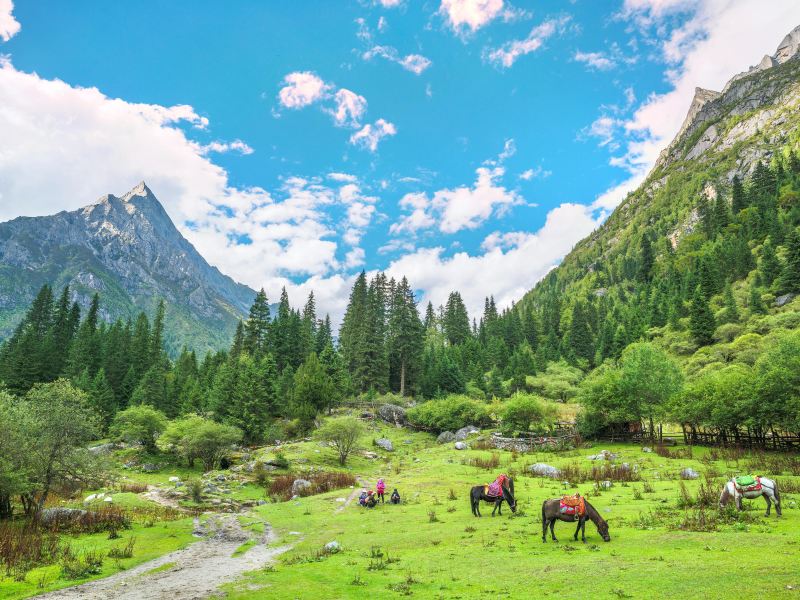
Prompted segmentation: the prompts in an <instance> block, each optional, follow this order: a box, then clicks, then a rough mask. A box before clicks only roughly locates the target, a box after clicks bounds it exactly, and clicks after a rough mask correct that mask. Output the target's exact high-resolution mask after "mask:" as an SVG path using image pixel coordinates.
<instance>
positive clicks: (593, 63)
mask: <svg viewBox="0 0 800 600" xmlns="http://www.w3.org/2000/svg"><path fill="white" fill-rule="evenodd" d="M572 58H573V59H574V60H576V61H577V62H581V63H584V64H586V65H587V66H588V67H591V68H592V69H597V70H598V71H610V70H611V69H613V68H614V67H616V66H617V63H616V62H614V59H612V58H610V57H608V56H607V55H605V54H603V53H602V52H581V51H580V50H578V51H577V52H575V54H574V56H573V57H572Z"/></svg>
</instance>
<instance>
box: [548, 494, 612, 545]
mask: <svg viewBox="0 0 800 600" xmlns="http://www.w3.org/2000/svg"><path fill="white" fill-rule="evenodd" d="M583 503H584V506H585V510H584V513H583V515H580V516H578V515H565V514H564V513H562V512H561V499H560V498H553V499H552V500H545V501H544V502H542V541H543V542H547V527H548V526H549V527H550V536H551V537H552V538H553V541H554V542H557V541H558V540H557V539H556V533H555V530H554V526H555V524H556V519H558V520H559V521H566V522H568V523H574V522H575V521H577V522H578V528H577V529H576V530H575V541H576V542H577V541H578V532H579V531H580V532H581V538H582V539H583V543H584V544H585V543H586V519H589V520H590V521H591V522H592V523H594V524H595V526H596V527H597V533H599V534H600V537H602V538H603V540H604V541H606V542H610V541H611V536H610V535H608V523H607V522H606V520H605V519H604V518H603V517H601V516H600V513H599V512H597V509H595V507H594V506H592V505H591V504H589V502H588V501H587V500H586V499H585V498H584V500H583Z"/></svg>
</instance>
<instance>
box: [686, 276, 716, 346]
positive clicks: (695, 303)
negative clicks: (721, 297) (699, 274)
mask: <svg viewBox="0 0 800 600" xmlns="http://www.w3.org/2000/svg"><path fill="white" fill-rule="evenodd" d="M715 328H716V323H715V321H714V315H713V314H712V313H711V308H709V306H708V299H707V298H706V296H705V295H704V294H703V291H702V290H701V288H700V286H697V288H696V289H695V291H694V296H693V298H692V306H691V309H690V311H689V330H690V331H691V333H692V337H693V338H694V340H695V342H697V344H698V345H700V346H707V345H708V344H710V343H711V342H713V341H714V329H715Z"/></svg>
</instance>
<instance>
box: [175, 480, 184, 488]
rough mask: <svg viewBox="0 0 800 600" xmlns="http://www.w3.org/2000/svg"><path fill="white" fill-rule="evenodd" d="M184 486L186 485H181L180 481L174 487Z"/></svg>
mask: <svg viewBox="0 0 800 600" xmlns="http://www.w3.org/2000/svg"><path fill="white" fill-rule="evenodd" d="M184 485H186V484H185V483H183V482H182V481H178V482H177V483H176V484H175V487H183V486H184Z"/></svg>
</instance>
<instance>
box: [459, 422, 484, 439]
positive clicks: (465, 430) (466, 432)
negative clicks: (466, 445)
mask: <svg viewBox="0 0 800 600" xmlns="http://www.w3.org/2000/svg"><path fill="white" fill-rule="evenodd" d="M480 432H481V430H480V429H478V428H477V427H475V426H474V425H467V426H466V427H462V428H461V429H459V430H458V431H456V439H457V440H459V441H461V440H465V439H467V437H468V436H470V435H472V434H475V433H480Z"/></svg>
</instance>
